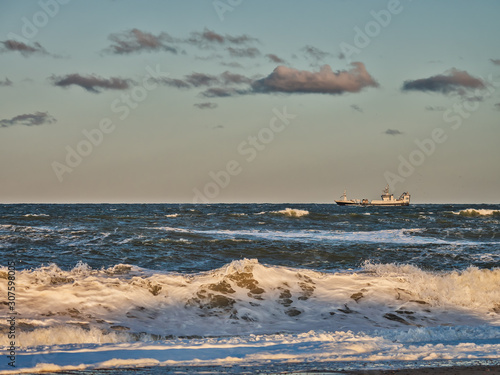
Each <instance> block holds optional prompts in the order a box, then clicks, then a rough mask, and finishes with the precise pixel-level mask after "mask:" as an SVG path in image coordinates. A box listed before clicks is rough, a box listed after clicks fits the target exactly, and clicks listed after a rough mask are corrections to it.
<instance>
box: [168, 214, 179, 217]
mask: <svg viewBox="0 0 500 375" xmlns="http://www.w3.org/2000/svg"><path fill="white" fill-rule="evenodd" d="M178 216H179V214H169V215H165V217H178Z"/></svg>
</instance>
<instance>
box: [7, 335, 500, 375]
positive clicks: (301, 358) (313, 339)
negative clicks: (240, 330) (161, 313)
mask: <svg viewBox="0 0 500 375" xmlns="http://www.w3.org/2000/svg"><path fill="white" fill-rule="evenodd" d="M490 331H493V332H494V333H495V334H496V335H497V337H498V334H499V333H500V332H499V330H498V329H494V328H493V329H492V328H490V327H478V328H476V329H474V330H470V333H476V334H478V335H479V337H477V336H472V335H465V336H462V337H460V336H456V335H452V336H448V335H447V334H446V333H445V331H444V330H442V329H440V328H438V329H434V330H428V332H426V334H424V336H422V335H421V334H420V333H416V335H417V336H419V337H426V338H427V339H429V338H430V339H431V340H432V339H436V338H439V339H441V340H442V339H443V338H444V339H445V340H446V339H449V338H452V340H447V341H444V342H439V343H436V342H429V341H422V342H419V341H415V340H414V336H415V332H412V331H411V330H410V331H407V332H402V331H397V332H395V331H388V332H384V334H383V335H379V334H378V333H377V332H373V333H371V334H367V333H354V332H350V331H337V332H327V331H308V332H304V333H301V334H280V335H251V336H241V337H232V338H201V339H191V340H185V339H184V340H180V339H172V340H165V341H153V342H135V343H122V344H110V345H100V346H91V345H78V346H59V347H54V348H50V349H49V350H47V348H46V349H45V350H42V351H40V352H33V351H21V352H18V353H17V361H18V364H20V366H18V367H21V368H20V369H19V368H18V369H16V372H13V371H8V370H4V371H1V372H0V374H12V373H19V372H20V371H23V370H24V371H25V372H44V371H64V370H83V369H87V370H90V369H97V368H124V367H127V368H137V367H147V366H221V365H224V366H231V365H246V366H252V365H262V363H266V364H267V365H271V364H273V365H276V364H283V363H304V362H309V363H311V362H319V363H321V362H323V363H324V362H340V363H339V366H338V367H339V368H338V369H339V370H340V369H341V368H342V363H344V366H345V362H350V363H349V366H350V368H356V367H358V368H361V369H369V368H371V367H372V366H374V365H375V364H376V363H377V362H378V363H380V362H383V361H413V362H415V361H420V363H423V362H425V361H432V360H437V359H441V360H442V359H449V360H452V359H468V360H474V359H475V360H481V359H490V360H491V359H498V358H500V343H499V342H498V340H494V338H493V340H491V339H490V340H484V339H482V337H484V336H487V337H491V336H492V335H491V334H488V332H490ZM4 362H5V361H4ZM356 363H357V366H356ZM75 364H78V365H77V366H75ZM2 365H3V364H2ZM2 367H3V368H6V366H5V365H3V366H2ZM0 368H1V367H0ZM213 370H214V368H211V371H213ZM239 371H241V369H240V370H238V368H233V369H232V373H238V372H239ZM246 371H248V368H247V369H246Z"/></svg>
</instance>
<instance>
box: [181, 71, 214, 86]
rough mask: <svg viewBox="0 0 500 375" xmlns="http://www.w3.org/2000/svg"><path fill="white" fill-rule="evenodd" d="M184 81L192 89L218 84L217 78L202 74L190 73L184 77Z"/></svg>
mask: <svg viewBox="0 0 500 375" xmlns="http://www.w3.org/2000/svg"><path fill="white" fill-rule="evenodd" d="M185 81H186V82H188V83H189V84H191V85H192V86H194V87H200V86H212V85H216V84H218V83H219V78H218V77H216V76H213V75H209V74H204V73H191V74H189V75H187V76H185Z"/></svg>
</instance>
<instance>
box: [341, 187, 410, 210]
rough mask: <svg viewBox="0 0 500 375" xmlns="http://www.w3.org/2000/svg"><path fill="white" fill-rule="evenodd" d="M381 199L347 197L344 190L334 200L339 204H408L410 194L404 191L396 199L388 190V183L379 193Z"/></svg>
mask: <svg viewBox="0 0 500 375" xmlns="http://www.w3.org/2000/svg"><path fill="white" fill-rule="evenodd" d="M381 198H382V199H381V200H376V199H374V200H372V201H369V200H368V199H347V194H346V191H345V190H344V194H343V195H342V196H341V197H340V199H339V200H336V201H335V203H337V204H338V205H339V206H409V205H410V194H409V193H408V192H404V193H403V194H401V196H400V197H399V198H398V199H395V198H394V195H393V194H391V193H390V192H389V185H387V186H386V187H385V189H384V190H383V194H382V195H381Z"/></svg>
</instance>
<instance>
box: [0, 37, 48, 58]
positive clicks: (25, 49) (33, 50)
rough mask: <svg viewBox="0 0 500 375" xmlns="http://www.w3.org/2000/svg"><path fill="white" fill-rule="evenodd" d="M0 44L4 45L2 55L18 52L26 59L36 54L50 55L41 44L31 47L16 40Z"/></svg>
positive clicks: (0, 51) (1, 50)
mask: <svg viewBox="0 0 500 375" xmlns="http://www.w3.org/2000/svg"><path fill="white" fill-rule="evenodd" d="M0 44H3V47H1V48H0V53H5V52H13V51H14V52H15V51H17V52H19V53H20V54H21V55H23V56H24V57H28V56H31V55H36V54H38V55H49V53H48V52H47V51H46V50H45V48H43V47H42V46H41V45H40V43H35V44H33V45H32V46H30V45H28V44H26V43H22V42H18V41H16V40H5V41H3V42H0Z"/></svg>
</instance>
